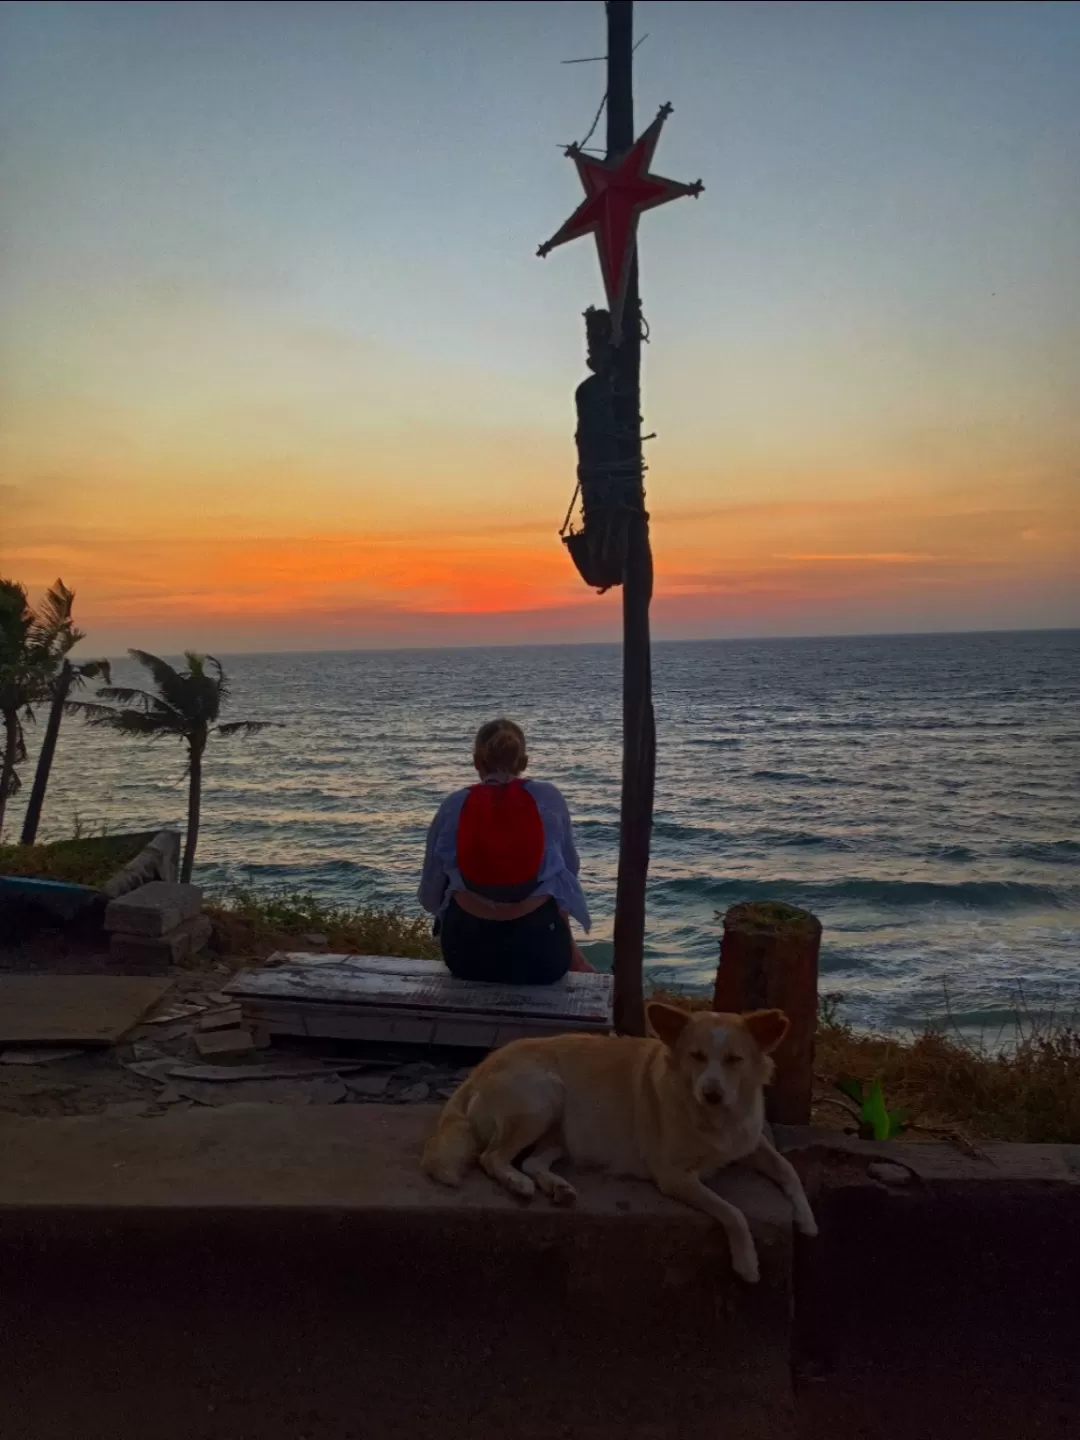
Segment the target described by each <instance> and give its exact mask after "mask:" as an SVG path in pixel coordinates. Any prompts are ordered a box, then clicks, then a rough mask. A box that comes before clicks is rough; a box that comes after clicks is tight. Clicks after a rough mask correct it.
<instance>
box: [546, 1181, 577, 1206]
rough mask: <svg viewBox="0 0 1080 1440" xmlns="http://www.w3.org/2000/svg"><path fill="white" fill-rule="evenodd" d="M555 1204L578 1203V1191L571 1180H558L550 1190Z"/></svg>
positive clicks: (567, 1204) (568, 1204)
mask: <svg viewBox="0 0 1080 1440" xmlns="http://www.w3.org/2000/svg"><path fill="white" fill-rule="evenodd" d="M548 1193H549V1195H550V1197H551V1203H552V1204H553V1205H563V1206H567V1207H569V1206H571V1205H576V1204H577V1191H576V1190H575V1189H574V1187H573V1185H571V1184H570V1182H569V1180H558V1181H556V1183H555V1184H554V1185H553V1186H552V1187H551V1190H550V1191H549V1192H548Z"/></svg>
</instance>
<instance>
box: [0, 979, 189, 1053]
mask: <svg viewBox="0 0 1080 1440" xmlns="http://www.w3.org/2000/svg"><path fill="white" fill-rule="evenodd" d="M169 988H170V982H169V981H168V980H160V979H154V978H151V977H148V976H141V975H140V976H123V975H0V1045H84V1046H92V1045H113V1044H115V1043H116V1041H118V1040H120V1039H122V1038H123V1037H124V1036H125V1035H126V1034H127V1033H128V1031H129V1030H131V1029H133V1028H134V1027H135V1026H136V1025H137V1024H138V1023H139V1021H140V1020H141V1019H142V1017H143V1016H144V1015H145V1014H146V1012H147V1011H148V1010H149V1009H151V1007H152V1006H154V1005H155V1004H157V1002H158V1001H159V1000H160V999H161V997H162V996H163V995H164V994H165V992H166V991H167V990H168V989H169Z"/></svg>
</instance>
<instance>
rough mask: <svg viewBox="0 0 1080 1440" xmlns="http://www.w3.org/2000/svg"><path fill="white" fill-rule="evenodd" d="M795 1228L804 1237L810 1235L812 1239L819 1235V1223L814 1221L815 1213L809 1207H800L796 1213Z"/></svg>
mask: <svg viewBox="0 0 1080 1440" xmlns="http://www.w3.org/2000/svg"><path fill="white" fill-rule="evenodd" d="M795 1228H796V1229H797V1230H798V1231H799V1232H800V1233H801V1234H803V1235H809V1236H810V1237H811V1239H813V1237H814V1236H815V1235H817V1234H818V1223H817V1221H816V1220H815V1219H814V1212H813V1211H812V1210H811V1209H810V1206H809V1205H800V1206H799V1207H798V1208H797V1209H796V1211H795Z"/></svg>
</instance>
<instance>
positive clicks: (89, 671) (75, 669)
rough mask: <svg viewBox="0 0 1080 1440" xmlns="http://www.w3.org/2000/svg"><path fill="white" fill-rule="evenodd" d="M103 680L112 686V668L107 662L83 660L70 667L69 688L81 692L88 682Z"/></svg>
mask: <svg viewBox="0 0 1080 1440" xmlns="http://www.w3.org/2000/svg"><path fill="white" fill-rule="evenodd" d="M98 679H100V680H104V681H105V684H106V685H111V684H112V667H111V666H110V665H109V662H108V660H83V661H81V662H80V663H79V664H78V665H72V667H71V688H72V689H73V690H81V689H82V688H83V686H84V685H85V684H86V682H87V681H88V680H98Z"/></svg>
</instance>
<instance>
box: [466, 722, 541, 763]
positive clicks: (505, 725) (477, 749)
mask: <svg viewBox="0 0 1080 1440" xmlns="http://www.w3.org/2000/svg"><path fill="white" fill-rule="evenodd" d="M473 762H474V763H475V765H476V768H477V769H478V770H481V771H483V773H484V774H486V775H520V774H521V772H522V771H523V770H524V769H525V766H526V765H527V764H528V762H529V757H528V755H527V754H526V752H525V732H524V731H523V730H522V728H521V726H520V725H516V724H515V723H514V721H513V720H507V719H506V718H505V716H500V717H499V719H498V720H489V721H488V722H487V723H486V724H485V725H481V726H480V729H479V730H478V731H477V732H476V741H475V743H474V745H473Z"/></svg>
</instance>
